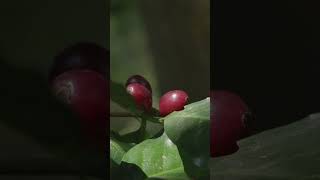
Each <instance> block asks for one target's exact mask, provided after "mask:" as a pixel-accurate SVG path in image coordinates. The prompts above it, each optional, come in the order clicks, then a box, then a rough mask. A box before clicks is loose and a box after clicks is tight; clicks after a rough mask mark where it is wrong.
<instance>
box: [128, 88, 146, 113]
mask: <svg viewBox="0 0 320 180" xmlns="http://www.w3.org/2000/svg"><path fill="white" fill-rule="evenodd" d="M127 92H128V93H129V94H130V95H131V96H132V97H133V98H134V101H135V102H136V105H137V106H138V108H140V109H143V110H145V111H150V110H151V108H152V94H151V92H150V91H149V90H148V89H147V88H146V87H145V86H143V85H142V84H139V83H131V84H129V85H128V86H127Z"/></svg>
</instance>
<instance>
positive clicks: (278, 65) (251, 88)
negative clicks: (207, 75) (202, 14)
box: [211, 0, 320, 131]
mask: <svg viewBox="0 0 320 180" xmlns="http://www.w3.org/2000/svg"><path fill="white" fill-rule="evenodd" d="M314 2H315V1H302V0H300V1H254V0H244V1H237V0H215V1H213V9H212V11H211V13H212V15H213V16H212V17H213V18H211V20H213V21H212V26H213V27H212V29H213V31H212V33H213V35H212V37H213V41H212V42H213V47H214V48H213V49H214V50H213V52H212V53H213V54H212V56H211V57H213V63H212V64H211V65H212V66H211V88H212V89H226V90H231V91H233V92H236V93H238V94H239V95H240V96H241V97H243V99H244V100H245V101H246V102H247V104H248V105H249V106H250V107H251V109H252V111H253V112H254V113H255V115H256V120H255V122H256V123H255V125H254V128H255V130H256V131H262V130H265V129H269V128H273V127H277V126H281V125H284V124H288V123H290V122H292V121H296V120H299V119H302V118H303V117H305V116H307V115H308V114H310V113H314V112H319V111H320V106H319V105H318V102H319V100H320V94H319V92H320V91H319V90H320V88H319V85H318V77H319V68H320V61H319V60H320V59H319V56H320V55H319V48H320V43H319V42H320V33H319V32H320V28H319V25H318V24H319V19H320V18H319V17H320V13H319V10H318V8H317V7H319V6H318V4H317V3H314Z"/></svg>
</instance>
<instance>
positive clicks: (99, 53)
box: [49, 42, 110, 81]
mask: <svg viewBox="0 0 320 180" xmlns="http://www.w3.org/2000/svg"><path fill="white" fill-rule="evenodd" d="M109 62H110V53H109V51H108V50H107V49H105V48H103V47H101V46H99V45H97V44H95V43H90V42H80V43H77V44H74V45H72V46H70V47H67V48H65V49H63V50H62V52H60V53H59V54H58V55H57V56H55V57H54V61H53V65H52V69H51V72H50V75H49V80H50V81H51V80H53V79H54V78H55V77H56V76H58V75H59V74H61V73H64V72H66V71H70V70H76V69H78V70H82V69H83V70H92V71H95V72H98V73H100V74H102V75H103V77H106V76H107V75H108V74H109Z"/></svg>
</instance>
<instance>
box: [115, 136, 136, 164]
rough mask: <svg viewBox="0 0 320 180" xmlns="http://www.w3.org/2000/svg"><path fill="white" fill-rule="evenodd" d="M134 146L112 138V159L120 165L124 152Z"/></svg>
mask: <svg viewBox="0 0 320 180" xmlns="http://www.w3.org/2000/svg"><path fill="white" fill-rule="evenodd" d="M132 146H133V144H128V143H123V142H120V141H117V140H115V139H114V138H110V160H113V161H114V162H115V163H116V164H118V165H120V163H121V160H122V157H123V156H124V154H125V153H126V152H127V151H128V150H129V149H130V148H131V147H132Z"/></svg>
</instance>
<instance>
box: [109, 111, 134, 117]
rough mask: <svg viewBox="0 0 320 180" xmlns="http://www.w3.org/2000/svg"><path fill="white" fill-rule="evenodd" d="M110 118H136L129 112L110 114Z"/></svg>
mask: <svg viewBox="0 0 320 180" xmlns="http://www.w3.org/2000/svg"><path fill="white" fill-rule="evenodd" d="M110 117H135V116H134V115H133V114H132V113H128V112H110Z"/></svg>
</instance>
